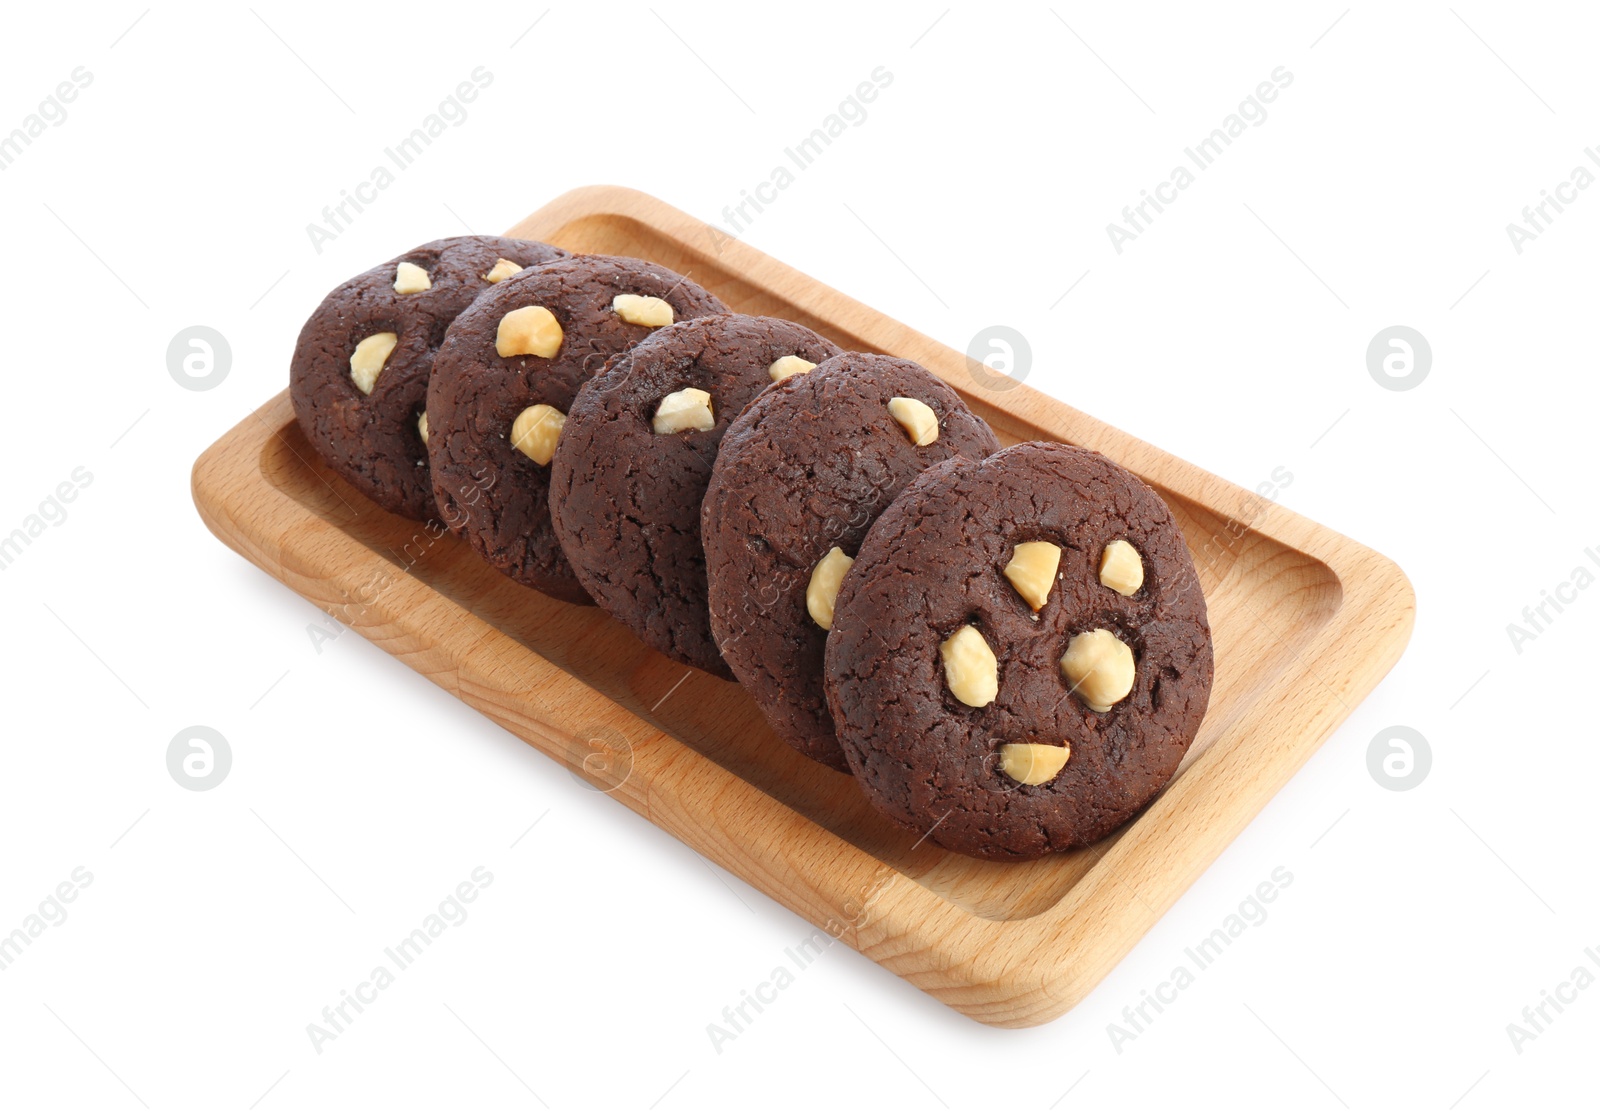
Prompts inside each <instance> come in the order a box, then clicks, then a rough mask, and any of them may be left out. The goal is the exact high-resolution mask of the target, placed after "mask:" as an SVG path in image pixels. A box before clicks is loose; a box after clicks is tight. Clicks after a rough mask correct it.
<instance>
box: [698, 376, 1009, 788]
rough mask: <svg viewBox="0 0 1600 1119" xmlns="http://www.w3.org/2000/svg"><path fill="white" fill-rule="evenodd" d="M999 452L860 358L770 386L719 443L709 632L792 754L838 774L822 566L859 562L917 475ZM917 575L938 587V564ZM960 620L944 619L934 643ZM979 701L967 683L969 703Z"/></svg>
mask: <svg viewBox="0 0 1600 1119" xmlns="http://www.w3.org/2000/svg"><path fill="white" fill-rule="evenodd" d="M789 352H791V351H781V352H780V353H781V354H787V353H789ZM802 356H804V355H803V354H802ZM896 400H912V401H915V402H916V404H917V405H918V406H919V407H920V408H921V409H926V410H927V412H928V413H929V414H930V415H931V416H932V421H931V430H933V431H934V432H936V433H937V438H936V439H933V440H931V441H930V440H926V439H919V438H917V437H915V436H913V435H912V434H911V433H910V432H908V430H907V429H906V427H905V426H903V423H902V421H901V419H900V418H899V417H897V416H896V414H895V407H894V406H893V402H894V401H896ZM900 410H901V411H906V409H904V408H901V409H900ZM911 411H912V412H915V413H917V414H918V415H920V414H921V413H920V412H918V410H917V409H911ZM917 430H919V431H923V432H926V431H927V430H929V428H928V426H927V425H925V424H921V423H920V422H919V424H918V425H917ZM998 449H999V440H997V439H996V438H995V435H994V432H992V431H990V430H989V425H988V424H986V423H984V422H983V421H982V420H981V419H979V418H978V417H977V416H975V415H973V414H972V412H971V411H970V410H968V408H967V406H966V405H965V404H964V403H963V402H962V400H961V398H960V397H959V396H957V395H956V393H955V391H954V390H953V389H951V388H950V387H949V386H948V385H946V384H945V383H944V382H943V381H941V380H939V379H938V378H937V377H935V376H934V375H933V374H932V373H929V372H928V371H927V370H926V369H924V368H922V367H921V366H920V365H917V364H915V363H914V362H910V361H902V360H901V359H899V358H892V357H882V356H879V355H876V354H855V353H846V354H840V355H839V356H837V357H834V358H830V359H829V360H827V361H824V362H821V363H820V364H818V365H817V367H816V368H815V369H811V370H809V371H806V372H803V373H801V374H799V375H798V376H790V377H787V378H785V379H784V380H782V381H779V382H777V383H775V384H773V385H772V386H771V387H770V388H768V389H767V390H766V391H765V392H763V393H762V394H761V395H760V396H758V397H756V399H755V403H753V404H751V405H750V406H749V407H748V408H746V409H745V411H744V414H743V415H741V416H740V417H739V418H738V419H737V420H735V421H734V422H733V425H732V426H731V427H730V428H729V429H728V432H727V434H726V435H725V436H723V439H722V447H721V449H720V451H719V453H718V455H717V462H716V467H715V469H713V470H712V472H711V483H710V485H709V486H708V487H707V488H706V497H705V503H704V505H703V506H702V509H701V539H702V540H703V541H704V544H705V554H706V576H707V584H708V594H709V599H710V605H711V631H712V633H713V634H715V635H716V639H717V643H718V645H719V647H720V648H721V650H722V655H723V657H724V658H725V659H726V660H727V662H728V665H729V666H730V667H731V668H732V669H733V673H734V675H735V676H736V677H737V678H738V680H739V682H740V683H741V684H743V685H744V686H745V687H746V688H747V689H748V690H749V691H750V694H751V695H752V696H753V697H754V698H755V701H756V704H757V706H759V707H760V708H761V711H762V714H764V715H765V716H766V717H767V721H768V722H769V723H771V724H772V726H773V728H774V729H775V730H776V731H777V732H778V733H779V734H780V735H781V736H782V737H783V738H784V740H785V741H787V742H788V743H789V744H790V745H791V746H793V747H794V748H795V749H797V750H799V751H800V752H801V753H803V754H805V755H806V756H808V757H810V758H813V759H814V760H816V761H820V762H822V763H823V764H824V765H831V766H833V767H834V768H835V769H841V770H842V769H844V768H846V764H847V763H846V761H845V756H844V752H843V751H842V750H841V749H840V748H839V742H838V739H837V738H836V737H835V735H834V730H833V719H832V717H831V716H830V715H829V714H828V704H827V699H826V697H825V696H824V694H823V687H822V662H823V652H824V650H825V648H826V646H827V644H828V641H829V629H828V627H829V626H830V625H831V626H832V627H833V628H835V629H836V628H838V616H837V615H836V614H835V613H834V612H833V610H832V599H833V596H832V594H831V588H830V587H828V585H827V584H828V583H829V582H830V580H831V578H832V575H833V571H832V570H831V569H829V570H824V571H822V572H820V573H819V572H818V570H817V561H818V560H819V559H820V558H822V557H825V556H829V555H831V554H832V552H833V550H834V549H838V551H839V555H840V557H841V558H842V557H846V556H853V555H855V554H856V550H857V548H859V547H860V545H861V540H862V538H863V537H864V536H865V535H866V533H867V529H868V526H870V525H871V524H872V522H873V520H874V518H876V517H877V516H878V514H879V513H881V512H882V511H883V510H884V509H885V508H886V507H887V506H888V504H889V503H890V502H891V501H893V500H894V498H895V497H896V495H898V494H899V492H900V491H901V489H903V488H904V487H905V486H906V484H907V483H909V482H910V481H911V480H912V479H913V478H915V477H917V476H918V475H919V474H921V473H922V472H923V471H924V470H926V469H928V468H929V467H931V466H934V465H936V464H938V463H941V462H944V461H945V460H947V459H950V458H952V457H954V456H956V455H967V456H970V457H972V458H982V457H984V456H985V455H989V454H992V453H993V452H995V451H996V450H998ZM835 563H836V564H837V563H838V561H835ZM926 570H927V572H928V578H929V579H930V580H933V581H935V582H937V581H938V580H939V579H940V578H941V577H942V576H941V575H940V574H939V572H938V568H937V565H933V566H930V567H929V568H927V569H926ZM853 574H854V568H851V569H850V572H849V573H848V574H845V575H844V580H845V582H846V583H848V582H849V580H850V579H851V578H852V577H853ZM908 593H909V594H912V595H915V594H920V593H921V588H908ZM824 618H826V619H827V621H826V622H825V621H824V620H823V619H824ZM966 620H967V619H966V618H964V617H963V618H961V619H952V620H950V624H949V625H948V626H947V627H946V628H945V629H944V630H943V631H942V632H941V633H940V635H939V639H940V640H943V639H944V638H945V637H947V636H949V635H950V634H951V633H953V632H954V631H955V630H956V629H957V628H958V627H959V626H960V625H961V624H962V623H963V622H965V621H966ZM982 640H983V638H982V637H980V638H979V641H980V643H981V641H982ZM937 644H938V641H935V642H934V645H935V646H936V645H937ZM962 648H963V649H965V648H966V645H965V643H963V645H962ZM929 655H930V657H932V658H933V660H932V661H931V662H930V663H932V664H934V665H937V663H938V662H937V653H936V651H933V650H932V649H931V648H930V654H929ZM982 690H983V689H982V685H981V683H980V684H974V690H973V691H972V692H971V693H970V694H971V695H972V696H974V697H976V696H978V695H981V694H982ZM951 702H954V700H952V701H951ZM973 702H979V703H981V702H984V701H983V700H978V699H974V700H973Z"/></svg>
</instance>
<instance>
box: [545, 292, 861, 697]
mask: <svg viewBox="0 0 1600 1119" xmlns="http://www.w3.org/2000/svg"><path fill="white" fill-rule="evenodd" d="M837 353H839V347H838V346H835V345H834V344H833V343H832V342H829V341H828V340H827V339H825V338H823V337H822V336H821V335H819V334H817V333H816V332H815V331H812V330H808V329H807V328H806V327H803V326H800V325H799V324H798V323H792V322H785V321H784V320H783V319H769V318H757V317H753V316H750V315H708V316H706V317H705V318H699V319H690V320H689V321H687V322H681V323H675V324H673V325H672V326H668V327H663V328H662V329H660V330H658V331H656V332H655V333H654V334H653V335H651V336H650V337H649V338H647V339H645V340H644V341H643V342H640V343H639V344H638V345H637V346H635V347H634V348H633V349H631V350H629V351H628V352H627V353H625V354H621V355H619V356H618V357H617V358H616V360H615V361H613V362H611V363H610V364H609V365H607V366H606V368H605V369H604V370H603V371H602V372H600V373H599V374H598V375H596V376H595V377H593V378H591V379H590V380H589V381H587V382H586V383H585V384H584V386H583V388H582V389H581V390H579V392H578V396H577V399H575V400H574V401H573V402H572V409H571V411H569V412H568V413H567V422H566V425H565V426H564V427H562V429H561V440H560V442H559V443H557V444H556V457H555V461H553V462H552V463H551V464H550V470H551V474H550V514H551V517H552V518H553V519H554V521H555V530H556V539H557V540H558V541H560V543H561V547H562V549H563V550H564V551H565V552H566V556H567V559H568V560H569V561H571V563H572V567H573V570H574V571H576V573H577V576H578V581H579V582H580V583H582V584H583V588H584V590H586V591H588V592H589V594H590V595H591V596H592V597H593V598H594V600H595V602H596V603H597V604H599V605H600V606H603V607H604V608H605V609H606V610H607V611H609V612H610V613H611V615H612V616H613V617H615V618H617V619H618V620H619V621H621V622H622V623H623V624H624V625H626V626H628V628H630V629H632V630H633V631H634V632H635V633H637V634H638V635H639V636H640V637H641V638H642V639H643V640H644V641H645V642H647V643H648V644H649V645H651V646H652V647H654V648H656V649H659V650H660V651H661V652H663V653H665V654H666V655H667V656H669V657H671V658H673V659H674V660H677V661H680V662H682V663H684V664H688V665H693V666H694V667H695V668H700V669H704V670H705V671H707V672H712V673H715V674H717V675H718V676H724V677H727V678H729V679H732V677H733V673H732V672H730V671H729V669H728V666H727V665H726V664H725V663H723V660H722V656H721V654H719V653H718V652H717V643H716V640H715V639H714V638H713V637H712V636H711V618H710V614H709V611H708V608H707V605H706V558H705V552H704V551H703V550H702V548H701V547H700V501H701V499H702V498H703V497H704V496H705V490H706V483H707V482H708V481H710V479H711V467H712V464H713V463H714V462H715V461H716V458H717V444H718V443H720V442H721V441H722V434H723V432H724V431H726V430H727V428H728V425H729V424H730V423H732V422H733V420H734V418H735V417H736V416H738V415H739V413H741V412H743V411H744V409H745V407H746V405H748V404H749V403H750V402H751V401H752V400H754V399H755V398H756V396H757V395H759V394H760V393H761V392H762V391H763V390H765V389H768V388H770V387H771V386H772V385H773V383H774V382H776V381H781V380H783V379H785V378H786V377H789V376H792V375H794V373H795V372H802V371H804V370H805V369H806V368H808V367H809V366H814V365H816V364H818V363H820V362H822V361H825V360H827V359H828V358H830V357H832V356H833V355H834V354H837Z"/></svg>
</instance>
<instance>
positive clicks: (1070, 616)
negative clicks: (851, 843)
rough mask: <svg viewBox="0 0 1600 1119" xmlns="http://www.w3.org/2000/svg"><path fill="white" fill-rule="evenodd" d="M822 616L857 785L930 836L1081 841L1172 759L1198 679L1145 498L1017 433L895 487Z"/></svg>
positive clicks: (1156, 509)
mask: <svg viewBox="0 0 1600 1119" xmlns="http://www.w3.org/2000/svg"><path fill="white" fill-rule="evenodd" d="M834 611H835V613H834V627H833V631H832V632H831V633H830V634H829V635H828V650H827V670H826V677H827V690H828V699H829V706H830V709H831V711H832V713H833V717H834V720H835V722H836V725H837V727H838V732H839V741H840V743H841V744H842V745H843V747H844V751H845V754H846V755H847V756H848V758H849V760H850V768H851V769H852V770H853V771H854V772H855V775H856V777H857V779H858V780H859V781H860V783H861V786H862V788H863V789H865V790H866V794H867V797H868V798H869V799H870V800H871V801H872V803H873V804H874V805H876V806H877V807H878V808H879V809H881V810H882V811H884V812H885V813H887V814H888V815H889V816H890V817H892V818H893V819H895V820H897V821H899V822H900V823H902V824H904V825H905V826H907V827H909V828H911V829H913V830H915V831H916V832H917V833H919V834H921V835H926V836H927V838H929V839H930V840H932V841H933V842H934V843H937V844H939V845H940V846H941V847H945V848H948V849H949V850H952V851H960V852H962V853H964V854H967V855H974V856H977V857H979V858H985V859H1033V858H1038V857H1039V856H1041V855H1046V854H1049V853H1051V852H1053V851H1064V850H1066V849H1067V848H1069V847H1078V846H1081V845H1083V844H1085V843H1092V842H1094V841H1095V840H1097V839H1100V838H1102V837H1104V836H1105V835H1107V834H1109V833H1110V832H1111V831H1113V830H1114V829H1115V828H1116V827H1117V826H1118V825H1120V824H1122V823H1123V822H1124V821H1126V820H1127V819H1129V818H1130V817H1131V816H1133V814H1134V813H1136V812H1137V811H1138V810H1139V809H1140V808H1142V807H1143V806H1144V805H1145V804H1147V803H1148V802H1149V801H1150V800H1151V798H1153V797H1154V796H1155V795H1156V793H1158V792H1159V791H1160V790H1161V789H1162V787H1163V786H1164V785H1166V783H1167V782H1168V781H1169V780H1170V779H1171V778H1172V775H1173V773H1174V772H1175V771H1176V770H1177V768H1178V763H1179V762H1180V761H1182V760H1183V755H1184V752H1185V751H1186V750H1187V749H1188V747H1189V744H1190V742H1191V741H1193V739H1194V736H1195V732H1196V731H1197V730H1198V729H1199V727H1200V720H1201V718H1202V717H1203V716H1204V715H1205V711H1206V703H1207V700H1208V698H1209V697H1210V694H1211V670H1212V662H1211V629H1210V627H1209V626H1208V625H1207V623H1206V604H1205V598H1204V596H1203V595H1202V593H1201V591H1200V583H1199V580H1198V578H1197V577H1196V574H1195V569H1194V564H1193V562H1192V561H1191V560H1190V557H1189V551H1188V549H1187V548H1186V547H1185V545H1184V541H1183V535H1182V533H1180V532H1179V531H1178V527H1177V525H1176V524H1174V523H1173V520H1172V514H1171V512H1170V511H1169V510H1168V509H1167V506H1166V505H1165V503H1163V502H1162V500H1161V498H1160V497H1158V496H1156V494H1155V491H1153V490H1151V489H1150V488H1149V487H1148V486H1146V485H1145V484H1144V483H1143V482H1141V481H1139V479H1137V478H1135V477H1134V476H1133V475H1132V474H1130V473H1128V471H1126V470H1124V469H1123V468H1122V467H1120V466H1118V465H1116V464H1115V463H1113V462H1112V461H1111V460H1109V459H1107V458H1104V457H1102V456H1100V455H1098V454H1095V453H1094V452H1092V451H1085V450H1080V449H1078V448H1076V447H1068V446H1064V445H1062V444H1059V443H1021V444H1018V445H1017V446H1014V447H1009V448H1007V449H1006V450H1004V451H1001V452H1000V453H999V454H997V455H994V456H992V457H990V458H987V459H984V460H982V461H981V462H962V461H957V462H949V463H945V464H943V465H941V466H938V467H935V468H934V469H932V470H930V471H928V472H927V473H926V474H924V475H923V476H922V477H921V478H919V479H917V481H915V482H913V483H912V484H911V485H909V486H907V487H906V489H905V492H904V493H902V494H901V495H900V497H899V499H898V500H897V501H895V503H894V504H893V505H891V506H890V507H889V509H888V510H887V511H886V512H885V513H884V514H883V515H882V516H881V517H879V518H878V520H877V523H876V524H874V525H873V526H872V529H871V531H870V532H868V534H867V539H866V541H865V543H864V544H863V545H862V547H861V554H860V555H859V556H857V557H856V562H855V564H854V565H853V566H852V567H851V569H850V572H849V574H848V575H847V576H846V577H845V579H844V582H843V584H842V586H841V587H840V589H839V595H838V599H837V600H836V602H835V605H834Z"/></svg>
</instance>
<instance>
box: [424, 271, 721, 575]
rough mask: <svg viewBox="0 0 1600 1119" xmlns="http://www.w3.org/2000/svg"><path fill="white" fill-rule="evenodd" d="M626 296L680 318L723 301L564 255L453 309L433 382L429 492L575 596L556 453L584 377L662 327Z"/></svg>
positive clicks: (473, 539)
mask: <svg viewBox="0 0 1600 1119" xmlns="http://www.w3.org/2000/svg"><path fill="white" fill-rule="evenodd" d="M619 296H629V297H643V299H645V300H647V301H648V300H654V301H658V303H651V306H652V307H653V308H655V309H657V310H660V305H664V306H665V307H668V308H670V309H671V313H672V315H673V317H674V319H675V320H676V321H683V320H686V319H693V318H696V317H698V316H700V315H707V314H714V313H717V312H721V311H724V310H726V308H725V307H724V306H723V305H722V301H721V300H719V299H718V298H717V297H716V296H714V295H712V294H711V293H710V292H707V291H706V290H705V289H704V288H701V287H700V286H699V285H698V284H695V283H693V282H691V281H689V280H687V279H685V278H684V277H682V276H680V275H678V274H677V273H676V272H673V271H672V270H671V269H668V268H663V267H662V266H660V265H658V264H651V263H649V262H647V261H643V260H635V259H633V258H631V257H617V256H573V257H568V258H567V259H565V260H559V261H556V262H554V263H551V264H546V265H541V266H540V267H537V268H530V269H527V270H525V271H523V272H520V273H518V274H517V275H515V276H513V277H511V278H510V279H508V280H505V281H503V282H501V283H499V284H497V285H495V287H494V288H493V289H491V290H490V291H488V292H486V293H485V294H484V296H483V298H481V299H479V300H478V301H477V302H476V303H474V304H473V305H472V306H471V307H469V308H468V309H467V310H466V311H465V312H463V313H462V314H461V315H460V316H458V317H457V319H456V321H455V323H454V324H453V325H452V326H451V328H450V331H449V333H448V334H447V335H446V337H445V340H444V344H443V345H442V346H440V348H439V356H438V358H437V360H436V361H435V362H434V370H433V377H432V378H431V380H430V382H429V385H428V425H429V429H430V436H429V451H430V458H431V462H432V466H433V491H434V497H435V499H436V500H437V501H438V504H439V509H440V512H441V513H442V514H443V515H444V519H445V522H446V524H448V525H449V526H450V527H451V529H452V530H453V531H455V532H456V534H457V535H459V536H462V537H464V538H465V539H466V540H467V541H468V542H470V543H471V544H472V546H473V547H474V548H475V549H476V550H477V551H478V553H479V554H480V555H482V556H483V557H484V558H485V559H486V560H488V561H489V562H490V563H491V564H493V565H494V566H495V567H496V568H498V569H499V570H501V571H502V572H504V573H505V574H506V575H508V576H510V577H511V578H512V579H515V580H516V581H517V582H519V583H522V584H524V585H526V586H530V587H533V588H535V589H536V590H539V591H542V592H544V593H545V594H548V595H550V596H551V597H554V598H560V599H564V600H566V601H568V602H578V603H586V602H588V601H589V596H588V594H587V592H585V591H584V589H583V586H582V585H581V584H580V583H579V582H578V579H577V576H576V575H575V574H574V573H573V570H572V566H571V564H569V563H568V562H567V559H566V556H565V555H564V554H563V552H562V550H561V546H560V544H559V542H558V541H557V540H556V537H555V530H554V528H553V527H552V525H551V522H550V504H549V496H550V493H549V487H550V465H549V464H550V462H551V458H550V457H549V455H550V451H551V449H552V448H553V447H554V446H555V445H556V444H557V443H558V442H559V439H558V438H557V436H558V435H559V432H560V430H561V421H560V418H559V417H564V416H565V414H566V412H567V411H568V410H569V409H570V408H571V406H572V401H573V398H574V397H575V396H576V395H577V392H578V389H579V387H580V386H581V385H582V384H583V382H584V381H585V380H587V379H588V378H590V377H592V376H594V375H595V374H597V373H599V372H600V370H601V368H602V367H603V366H604V365H605V363H606V362H607V361H609V360H610V359H611V358H612V357H614V356H615V355H617V354H619V353H622V352H623V351H625V350H628V349H630V348H631V347H633V346H634V345H636V344H638V343H639V342H641V341H643V340H644V339H645V338H648V337H649V336H650V334H651V332H652V331H653V330H655V329H656V328H655V327H653V326H650V325H646V324H643V323H639V322H634V321H631V320H630V318H628V317H625V315H630V314H633V312H632V311H631V310H629V309H627V307H628V305H627V304H626V303H625V304H624V310H621V311H619V309H618V306H617V302H618V297H619ZM632 302H634V303H637V302H638V300H637V299H636V300H633V301H632ZM531 308H543V311H544V312H545V313H533V312H530V309H531ZM635 317H642V316H637V315H635ZM508 318H509V320H510V321H509V322H505V320H507V319H508ZM552 323H553V324H554V326H553V328H552ZM540 350H549V352H550V356H548V357H546V356H541V355H540V353H539V352H538V351H540ZM540 406H543V408H542V409H541V410H540V411H539V412H535V409H539V408H540ZM519 421H521V422H520V423H519ZM514 432H515V433H514ZM540 458H542V459H543V461H542V462H541V461H539V459H540Z"/></svg>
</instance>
